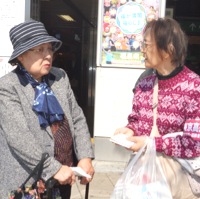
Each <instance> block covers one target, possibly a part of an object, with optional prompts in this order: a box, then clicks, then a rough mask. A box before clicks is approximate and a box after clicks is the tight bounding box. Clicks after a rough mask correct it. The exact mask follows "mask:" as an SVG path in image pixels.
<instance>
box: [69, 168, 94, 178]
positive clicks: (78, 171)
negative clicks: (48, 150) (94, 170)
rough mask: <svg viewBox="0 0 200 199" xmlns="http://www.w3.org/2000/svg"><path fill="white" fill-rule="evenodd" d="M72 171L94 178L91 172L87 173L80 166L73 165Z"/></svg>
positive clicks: (81, 175) (77, 174) (78, 174)
mask: <svg viewBox="0 0 200 199" xmlns="http://www.w3.org/2000/svg"><path fill="white" fill-rule="evenodd" d="M71 169H72V171H73V172H74V174H75V175H76V176H80V177H86V178H92V177H91V176H90V175H89V174H87V173H86V172H85V171H84V170H83V169H81V168H80V167H71Z"/></svg>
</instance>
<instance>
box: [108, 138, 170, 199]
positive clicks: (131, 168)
mask: <svg viewBox="0 0 200 199" xmlns="http://www.w3.org/2000/svg"><path fill="white" fill-rule="evenodd" d="M145 149H146V150H145ZM111 199H172V196H171V191H170V188H169V186H168V183H167V181H166V178H165V176H164V173H163V171H162V168H161V166H160V163H159V160H158V159H157V158H156V147H155V140H154V138H149V139H148V141H147V142H146V145H145V146H144V147H143V148H142V149H140V150H139V151H138V153H137V154H136V155H135V156H133V158H132V159H131V160H130V162H129V164H128V166H127V168H126V169H125V171H124V172H123V174H122V176H121V177H120V178H119V180H118V181H117V183H116V185H115V187H114V191H113V193H112V195H111Z"/></svg>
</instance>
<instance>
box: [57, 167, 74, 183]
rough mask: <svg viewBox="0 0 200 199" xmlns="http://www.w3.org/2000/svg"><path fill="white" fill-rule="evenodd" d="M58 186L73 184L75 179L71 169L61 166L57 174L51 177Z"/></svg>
mask: <svg viewBox="0 0 200 199" xmlns="http://www.w3.org/2000/svg"><path fill="white" fill-rule="evenodd" d="M53 178H54V179H56V180H57V181H58V182H59V184H62V185H65V184H70V185H72V184H74V183H75V181H76V177H75V175H74V172H73V171H72V169H71V168H70V167H68V166H65V165H62V167H61V168H60V169H59V170H58V172H57V173H56V174H55V175H54V176H53Z"/></svg>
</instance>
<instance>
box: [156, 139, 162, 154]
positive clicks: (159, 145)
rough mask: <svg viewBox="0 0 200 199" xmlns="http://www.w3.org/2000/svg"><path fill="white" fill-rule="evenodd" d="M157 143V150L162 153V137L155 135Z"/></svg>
mask: <svg viewBox="0 0 200 199" xmlns="http://www.w3.org/2000/svg"><path fill="white" fill-rule="evenodd" d="M155 143H156V151H157V152H160V153H161V152H162V144H163V139H162V137H155Z"/></svg>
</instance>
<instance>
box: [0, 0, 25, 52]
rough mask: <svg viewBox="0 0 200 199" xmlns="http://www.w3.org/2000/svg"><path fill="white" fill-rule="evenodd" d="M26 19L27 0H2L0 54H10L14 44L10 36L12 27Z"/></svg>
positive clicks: (0, 8)
mask: <svg viewBox="0 0 200 199" xmlns="http://www.w3.org/2000/svg"><path fill="white" fill-rule="evenodd" d="M24 19H25V0H1V4H0V27H1V37H0V44H1V46H0V56H10V55H11V53H12V50H13V48H12V44H11V42H10V38H9V31H10V29H11V28H12V27H13V26H14V25H16V24H18V23H20V22H23V21H24Z"/></svg>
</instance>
